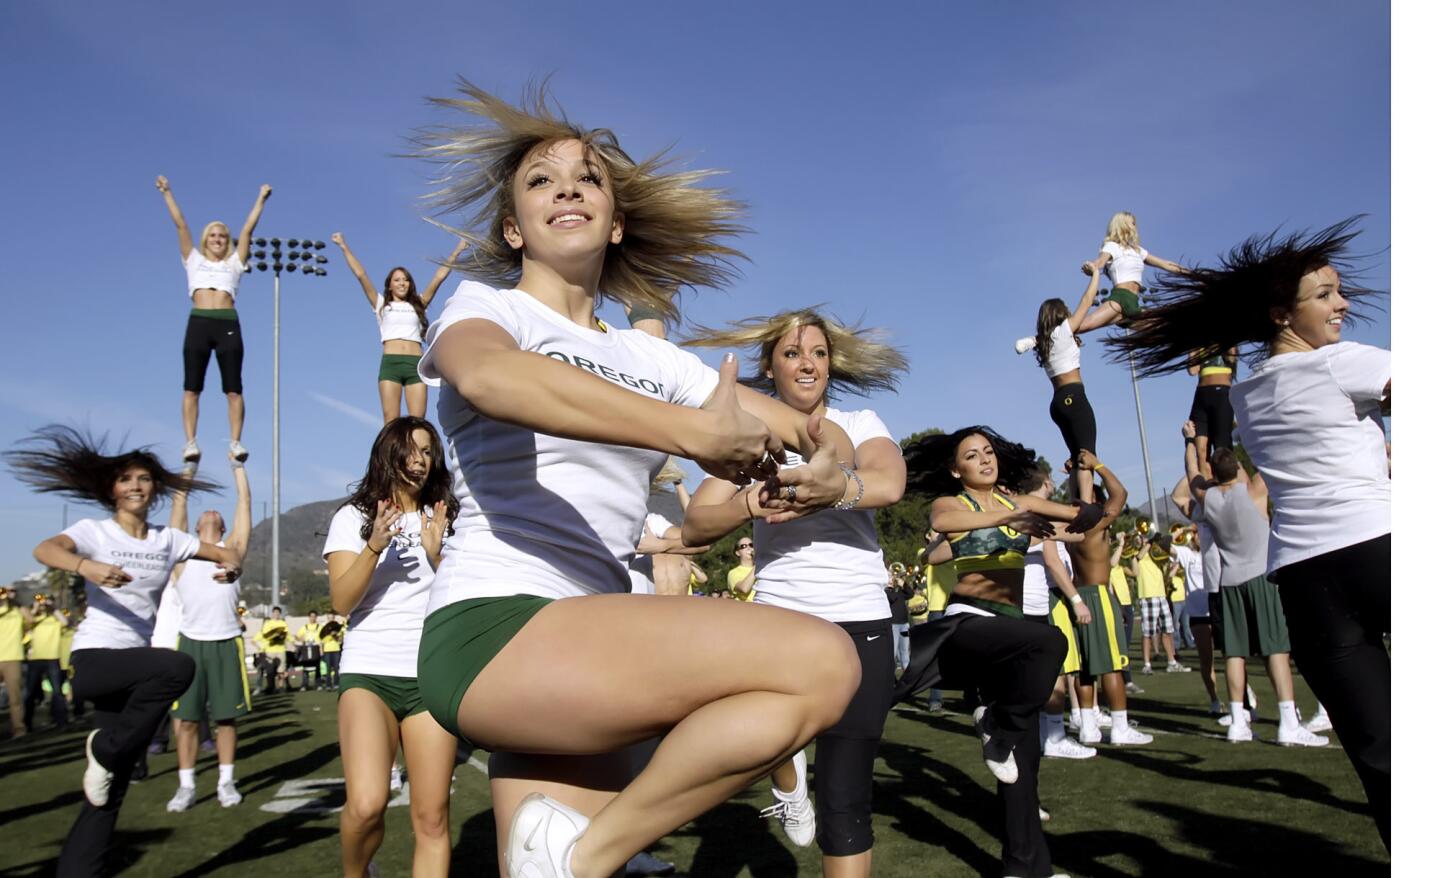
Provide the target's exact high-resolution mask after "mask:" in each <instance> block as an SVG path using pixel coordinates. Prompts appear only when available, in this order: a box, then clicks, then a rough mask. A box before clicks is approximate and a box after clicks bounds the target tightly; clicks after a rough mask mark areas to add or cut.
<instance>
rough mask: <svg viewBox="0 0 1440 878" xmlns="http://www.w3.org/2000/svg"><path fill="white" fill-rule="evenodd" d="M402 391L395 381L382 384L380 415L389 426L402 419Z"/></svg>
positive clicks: (382, 382)
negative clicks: (399, 418)
mask: <svg viewBox="0 0 1440 878" xmlns="http://www.w3.org/2000/svg"><path fill="white" fill-rule="evenodd" d="M401 389H402V388H401V386H400V385H399V384H397V383H396V382H394V381H381V382H380V413H381V415H382V416H383V417H384V418H385V423H387V424H388V423H390V422H391V421H393V420H395V419H396V418H398V417H400V391H401Z"/></svg>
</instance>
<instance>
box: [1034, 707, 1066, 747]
mask: <svg viewBox="0 0 1440 878" xmlns="http://www.w3.org/2000/svg"><path fill="white" fill-rule="evenodd" d="M1041 716H1042V717H1043V718H1044V719H1043V721H1042V722H1041V724H1040V741H1041V743H1044V742H1045V741H1058V740H1060V739H1061V738H1063V737H1065V714H1063V713H1042V714H1041Z"/></svg>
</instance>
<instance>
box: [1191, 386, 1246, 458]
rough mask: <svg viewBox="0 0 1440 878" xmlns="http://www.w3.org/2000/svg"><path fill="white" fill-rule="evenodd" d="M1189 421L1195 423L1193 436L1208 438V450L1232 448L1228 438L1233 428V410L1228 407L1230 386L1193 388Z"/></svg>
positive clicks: (1233, 442)
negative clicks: (1193, 395)
mask: <svg viewBox="0 0 1440 878" xmlns="http://www.w3.org/2000/svg"><path fill="white" fill-rule="evenodd" d="M1190 420H1192V421H1194V422H1195V435H1196V436H1205V437H1208V438H1209V441H1210V450H1211V451H1214V450H1215V449H1216V448H1234V447H1235V441H1234V440H1233V439H1232V438H1231V437H1230V434H1231V432H1232V431H1233V430H1234V428H1235V409H1233V408H1231V407H1230V385H1228V384H1211V385H1209V386H1208V387H1197V388H1195V401H1194V402H1192V403H1191V404H1190Z"/></svg>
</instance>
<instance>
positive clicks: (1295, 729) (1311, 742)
mask: <svg viewBox="0 0 1440 878" xmlns="http://www.w3.org/2000/svg"><path fill="white" fill-rule="evenodd" d="M1275 743H1277V744H1279V745H1280V746H1281V747H1325V746H1328V745H1329V744H1330V739H1329V738H1323V737H1321V736H1320V735H1317V734H1315V733H1314V732H1312V731H1310V730H1309V729H1307V728H1305V727H1304V726H1302V725H1299V724H1298V723H1297V724H1296V725H1294V726H1291V727H1290V728H1288V729H1287V728H1285V725H1284V724H1283V723H1282V724H1281V725H1280V734H1278V735H1276V736H1275Z"/></svg>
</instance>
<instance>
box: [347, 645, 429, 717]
mask: <svg viewBox="0 0 1440 878" xmlns="http://www.w3.org/2000/svg"><path fill="white" fill-rule="evenodd" d="M332 655H333V653H332ZM347 689H364V690H365V691H366V692H374V693H375V696H376V697H377V698H379V699H380V700H381V701H383V702H385V706H386V707H388V708H390V712H391V713H393V714H395V719H396V721H397V722H403V721H404V720H406V719H409V718H410V717H412V716H414V715H415V714H417V713H424V712H425V703H424V702H423V701H421V700H420V684H419V683H417V682H416V681H415V678H414V677H388V676H381V675H379V674H341V675H340V694H341V695H344V694H345V690H347Z"/></svg>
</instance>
